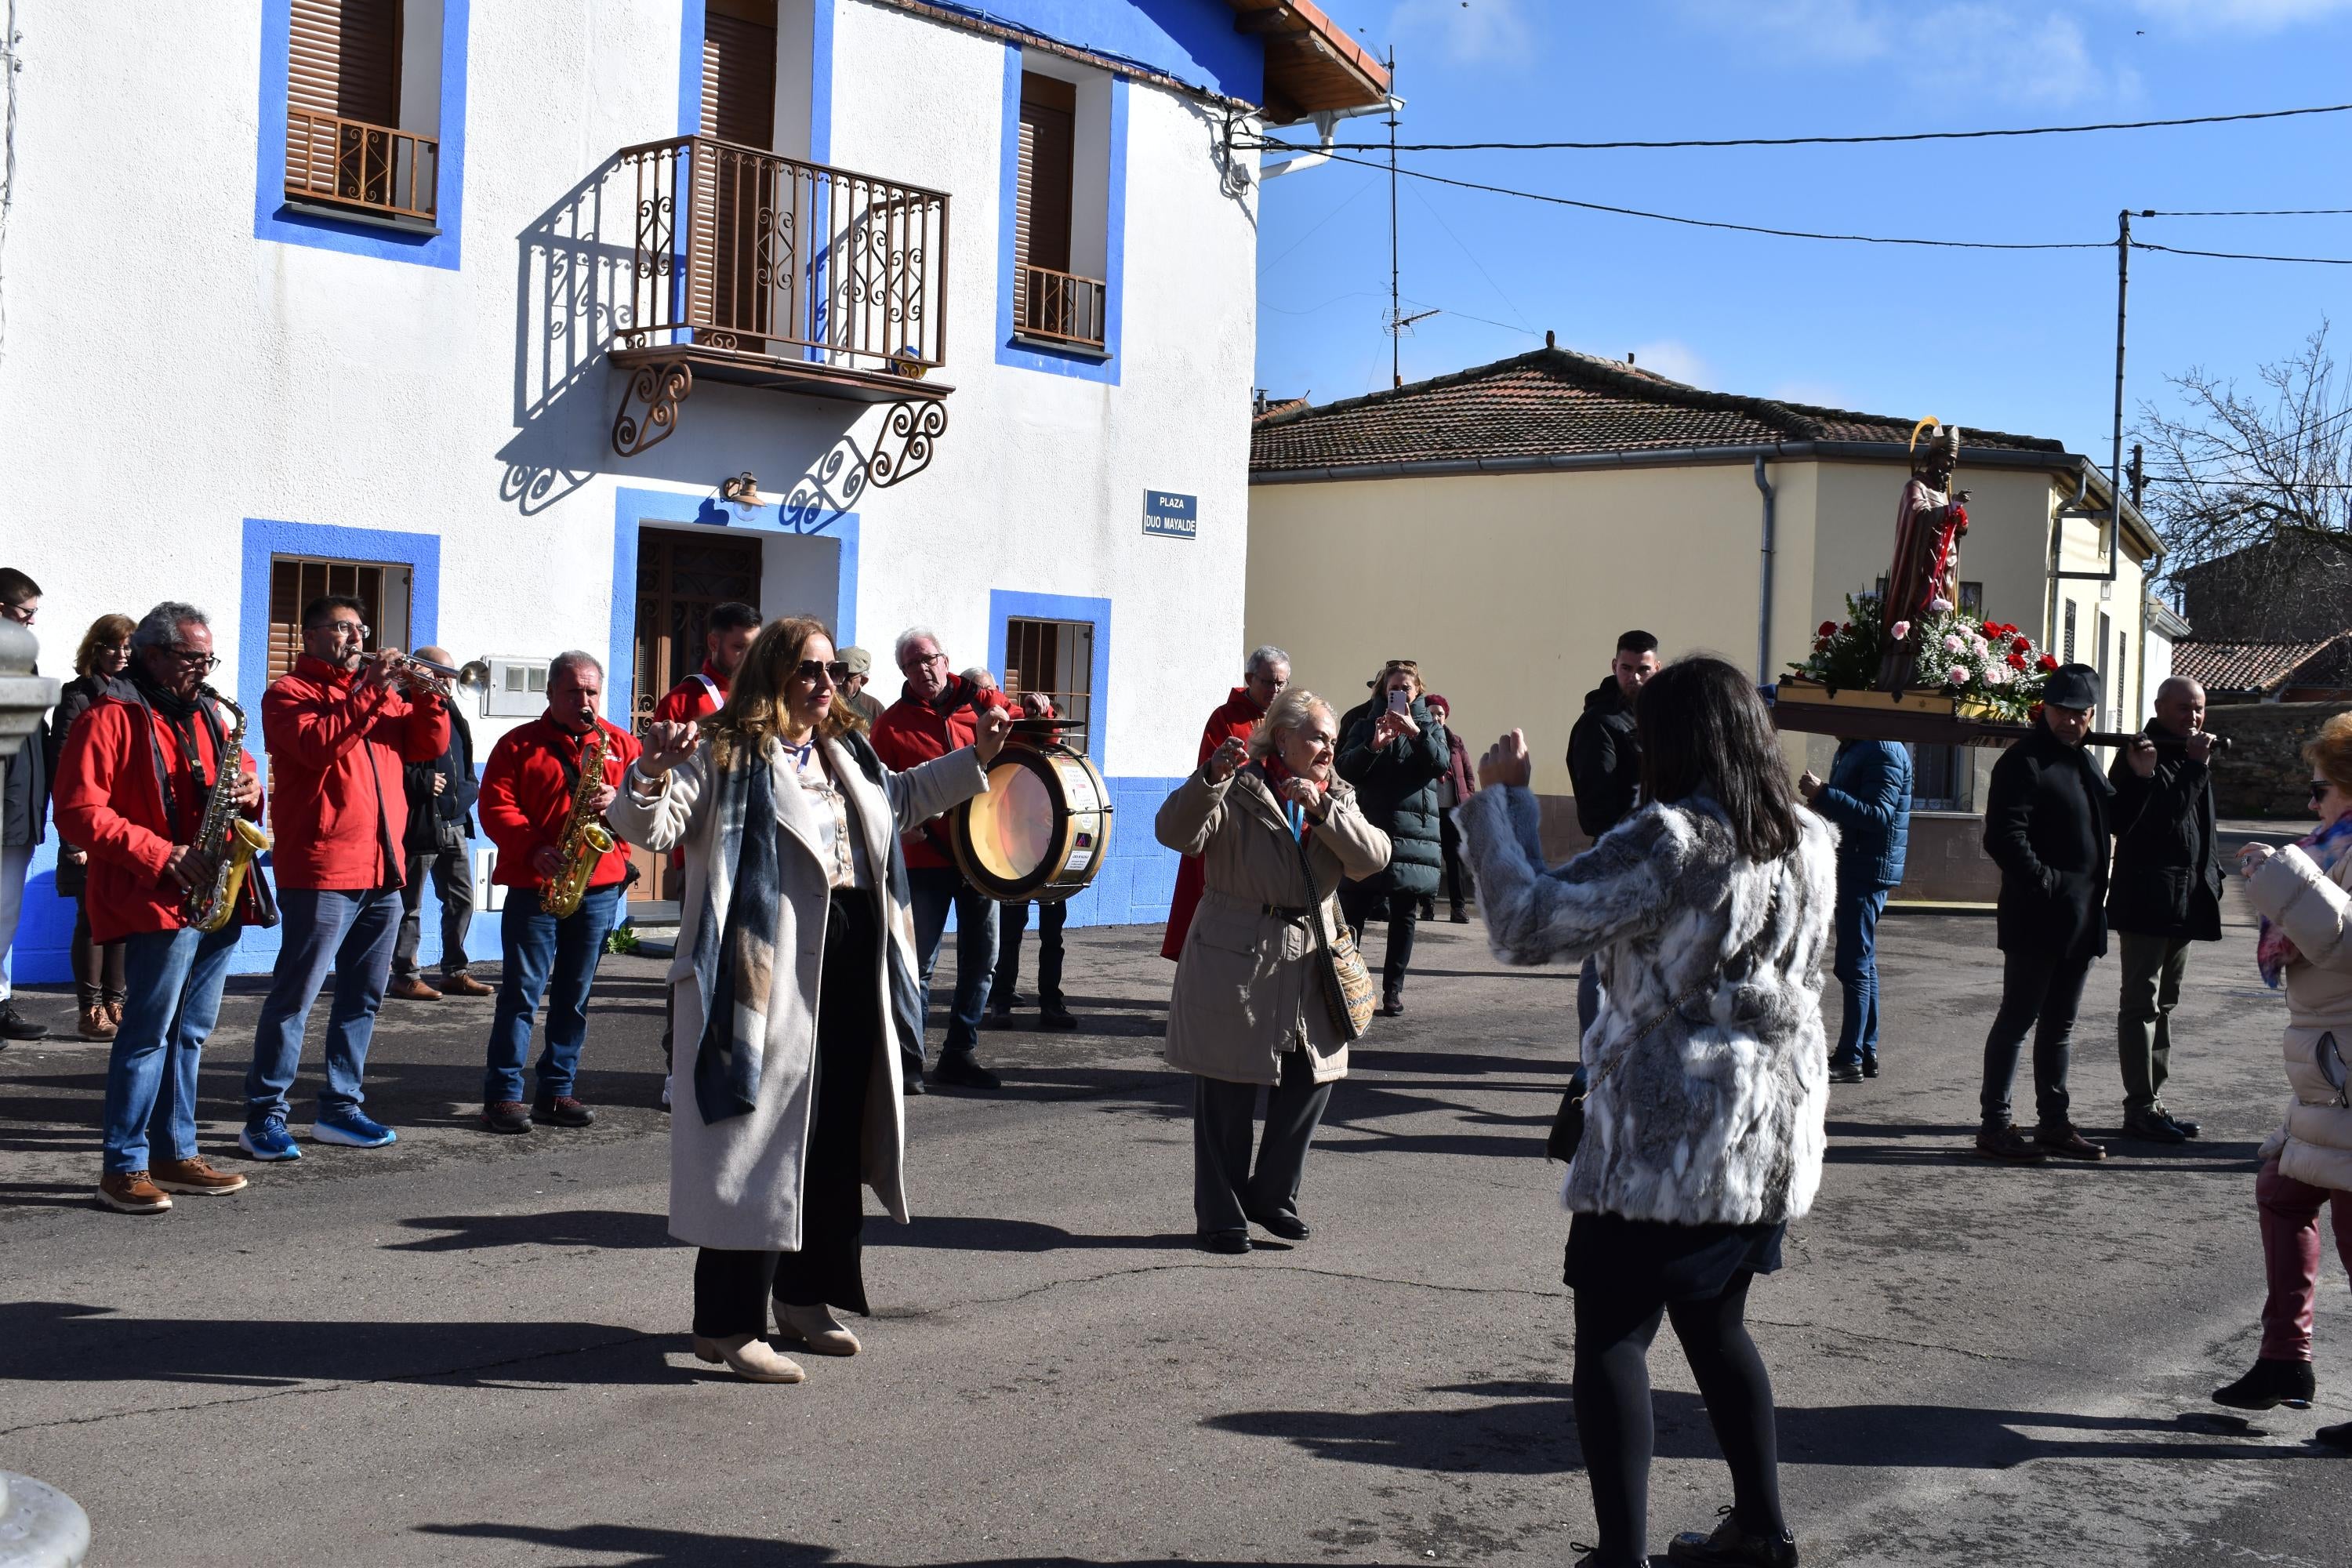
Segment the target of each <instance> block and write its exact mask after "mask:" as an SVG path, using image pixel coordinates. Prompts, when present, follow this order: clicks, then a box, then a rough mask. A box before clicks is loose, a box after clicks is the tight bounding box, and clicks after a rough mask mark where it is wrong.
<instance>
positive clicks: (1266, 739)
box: [1249, 686, 1339, 763]
mask: <svg viewBox="0 0 2352 1568" xmlns="http://www.w3.org/2000/svg"><path fill="white" fill-rule="evenodd" d="M1318 709H1319V710H1322V712H1323V715H1324V716H1325V717H1326V718H1328V719H1329V720H1330V721H1331V727H1332V728H1333V729H1334V730H1337V729H1338V728H1339V715H1338V714H1336V713H1334V712H1332V711H1331V705H1330V704H1329V703H1328V702H1326V701H1324V700H1323V699H1321V698H1320V697H1318V696H1316V695H1315V693H1313V692H1312V691H1308V690H1306V689H1302V688H1299V687H1296V686H1294V687H1292V688H1290V689H1288V690H1286V691H1285V692H1284V693H1283V694H1282V695H1281V696H1279V697H1277V698H1276V699H1275V700H1274V706H1273V707H1271V708H1268V709H1267V710H1265V718H1263V719H1260V720H1259V721H1257V728H1256V729H1255V730H1252V731H1250V738H1249V757H1250V761H1251V762H1254V763H1262V762H1264V761H1265V759H1266V758H1268V757H1270V756H1272V755H1274V748H1275V746H1276V736H1278V735H1280V734H1281V733H1282V732H1283V731H1286V730H1296V729H1297V728H1298V727H1299V726H1300V725H1301V724H1304V723H1306V722H1307V720H1308V719H1309V718H1311V717H1312V716H1313V715H1314V714H1315V712H1316V710H1318ZM1331 743H1332V745H1334V746H1335V747H1336V746H1337V745H1338V744H1339V736H1337V735H1334V736H1332V737H1331Z"/></svg>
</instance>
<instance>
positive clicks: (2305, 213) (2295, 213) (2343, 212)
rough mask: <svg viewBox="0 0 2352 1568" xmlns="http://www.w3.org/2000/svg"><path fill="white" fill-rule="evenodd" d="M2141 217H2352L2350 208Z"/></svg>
mask: <svg viewBox="0 0 2352 1568" xmlns="http://www.w3.org/2000/svg"><path fill="white" fill-rule="evenodd" d="M2139 216H2142V217H2352V207H2252V208H2248V209H2247V210H2245V211H2242V212H2163V211H2158V210H2157V209H2154V208H2142V209H2141V211H2140V215H2139Z"/></svg>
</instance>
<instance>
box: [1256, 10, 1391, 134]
mask: <svg viewBox="0 0 2352 1568" xmlns="http://www.w3.org/2000/svg"><path fill="white" fill-rule="evenodd" d="M1226 3H1227V4H1228V5H1232V6H1233V8H1234V30H1235V31H1236V32H1242V33H1249V34H1253V35H1255V36H1256V37H1261V38H1264V39H1265V104H1264V105H1262V107H1263V108H1264V109H1265V119H1266V123H1267V124H1269V125H1288V124H1290V123H1292V122H1293V121H1300V120H1304V119H1306V118H1307V116H1308V115H1310V114H1312V113H1314V112H1315V111H1316V110H1318V109H1364V108H1369V107H1370V106H1371V105H1373V104H1377V103H1385V102H1387V101H1388V96H1389V72H1388V68H1387V67H1386V66H1383V65H1382V64H1381V62H1380V61H1378V60H1376V59H1374V58H1372V57H1371V54H1370V51H1368V50H1366V49H1365V48H1364V47H1362V46H1361V45H1360V44H1358V43H1357V42H1356V41H1355V40H1354V39H1353V38H1350V37H1348V34H1347V30H1346V29H1345V28H1343V27H1341V26H1339V23H1337V22H1334V21H1333V20H1331V18H1330V17H1328V16H1325V15H1324V14H1323V13H1322V11H1321V9H1320V8H1319V7H1318V6H1316V5H1313V4H1311V0H1226Z"/></svg>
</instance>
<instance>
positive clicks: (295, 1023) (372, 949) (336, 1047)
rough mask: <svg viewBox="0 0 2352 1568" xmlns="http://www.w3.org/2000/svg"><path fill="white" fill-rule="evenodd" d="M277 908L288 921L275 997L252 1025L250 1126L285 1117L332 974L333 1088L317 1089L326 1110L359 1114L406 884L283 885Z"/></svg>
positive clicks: (329, 1054) (247, 1086)
mask: <svg viewBox="0 0 2352 1568" xmlns="http://www.w3.org/2000/svg"><path fill="white" fill-rule="evenodd" d="M278 907H279V908H280V909H281V910H284V911H285V915H286V921H285V923H284V924H283V925H281V926H280V927H279V928H278V936H279V942H280V945H279V947H278V969H277V972H276V973H275V975H274V977H273V978H272V979H271V981H270V985H269V998H268V1001H266V1002H264V1003H262V1005H261V1019H260V1022H258V1023H257V1024H256V1025H255V1026H254V1027H253V1069H252V1070H251V1071H250V1072H248V1073H247V1074H246V1075H245V1120H246V1125H247V1126H248V1127H250V1126H257V1125H258V1124H259V1123H260V1122H261V1121H264V1120H265V1119H267V1118H268V1117H272V1116H283V1115H285V1114H286V1110H287V1099H286V1093H287V1090H289V1089H292V1088H293V1087H294V1075H295V1074H296V1073H297V1072H298V1071H299V1070H300V1069H301V1066H302V1032H303V1030H304V1029H306V1028H308V1027H309V1026H310V1005H311V1004H312V1003H314V1002H316V1001H317V1000H318V999H319V989H320V986H322V985H324V984H326V983H327V973H328V971H330V970H332V971H333V972H334V975H335V1000H334V1005H333V1007H332V1008H331V1010H330V1011H329V1013H328V1015H327V1086H326V1088H324V1089H320V1091H319V1114H320V1115H321V1116H326V1115H331V1114H332V1113H333V1112H335V1111H338V1110H357V1109H358V1108H359V1107H360V1106H361V1105H362V1104H363V1103H364V1102H365V1101H366V1100H367V1095H366V1093H365V1092H364V1091H363V1090H362V1088H361V1084H360V1079H361V1077H362V1075H363V1074H364V1073H365V1072H366V1071H367V1054H368V1042H369V1041H370V1040H373V1038H375V1015H376V1010H377V1009H378V1008H380V1007H382V1006H383V987H384V983H385V982H386V981H388V980H390V979H391V978H392V944H393V940H394V938H395V937H397V936H398V935H399V934H400V889H398V888H374V889H328V888H280V889H278Z"/></svg>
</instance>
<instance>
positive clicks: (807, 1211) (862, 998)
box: [677, 890, 891, 1340]
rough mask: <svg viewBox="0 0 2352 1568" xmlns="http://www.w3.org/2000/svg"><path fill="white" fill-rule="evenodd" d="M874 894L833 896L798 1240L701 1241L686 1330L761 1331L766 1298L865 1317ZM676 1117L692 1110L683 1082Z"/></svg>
mask: <svg viewBox="0 0 2352 1568" xmlns="http://www.w3.org/2000/svg"><path fill="white" fill-rule="evenodd" d="M872 900H873V895H872V894H871V893H866V892H858V891H856V890H848V891H843V892H836V893H835V894H834V896H833V909H832V911H831V913H830V914H828V915H827V917H826V923H825V933H824V972H823V973H822V974H821V975H820V977H819V979H818V982H817V1013H816V1018H817V1023H816V1110H815V1112H814V1115H813V1116H812V1117H811V1118H810V1125H809V1143H808V1148H807V1149H806V1151H804V1152H803V1155H802V1158H801V1247H800V1250H799V1251H798V1252H773V1251H767V1250H760V1249H752V1250H739V1249H737V1248H733V1247H704V1248H702V1249H701V1250H700V1251H699V1252H698V1254H697V1255H696V1256H695V1259H694V1331H695V1332H696V1333H698V1334H699V1335H701V1336H702V1337H703V1338H704V1339H710V1340H720V1339H728V1338H731V1337H732V1336H734V1335H736V1334H758V1333H765V1332H766V1331H767V1328H768V1298H769V1297H770V1296H771V1295H772V1296H774V1298H775V1299H776V1300H777V1301H778V1302H779V1303H781V1304H782V1305H784V1306H787V1307H814V1306H817V1305H820V1304H825V1303H829V1304H831V1305H833V1306H835V1307H845V1308H847V1309H848V1310H851V1311H853V1312H856V1313H858V1314H860V1315H861V1316H862V1315H865V1314H866V1311H867V1308H866V1279H865V1243H864V1239H863V1237H864V1232H865V1229H866V1192H865V1158H864V1156H865V1144H866V1098H867V1090H868V1089H869V1088H870V1086H871V1084H872V1080H873V1073H874V1062H875V1053H877V1051H884V1050H888V1049H890V1048H891V1047H890V1045H889V1042H888V1040H887V1037H886V1036H885V1035H884V1033H883V1028H882V1006H881V1002H882V998H881V993H880V992H879V991H878V990H877V988H876V985H875V981H874V973H875V967H874V966H875V962H876V959H875V952H876V943H877V942H878V941H879V940H880V937H881V932H880V930H879V928H878V924H877V921H876V919H875V914H874V905H873V901H872ZM677 1114H679V1115H682V1116H690V1115H693V1114H694V1093H693V1088H692V1085H691V1082H689V1083H688V1086H687V1089H686V1092H685V1095H684V1097H683V1099H682V1100H681V1101H680V1104H679V1108H678V1111H677Z"/></svg>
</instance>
